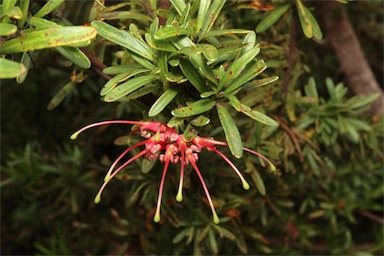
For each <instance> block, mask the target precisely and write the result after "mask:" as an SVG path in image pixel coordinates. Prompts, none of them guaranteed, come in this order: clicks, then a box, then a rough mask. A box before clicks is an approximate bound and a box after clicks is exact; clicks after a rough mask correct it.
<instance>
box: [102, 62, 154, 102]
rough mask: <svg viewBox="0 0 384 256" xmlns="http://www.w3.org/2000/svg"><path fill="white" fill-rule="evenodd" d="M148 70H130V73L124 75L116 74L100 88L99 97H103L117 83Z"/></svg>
mask: <svg viewBox="0 0 384 256" xmlns="http://www.w3.org/2000/svg"><path fill="white" fill-rule="evenodd" d="M147 71H148V69H139V68H138V69H134V70H131V71H126V72H124V73H120V74H118V75H117V76H114V77H113V78H112V79H111V80H109V81H108V82H107V83H106V84H105V85H104V86H103V88H101V91H100V96H104V95H107V94H108V93H109V92H110V91H112V90H113V88H115V87H116V86H117V85H118V84H119V83H121V82H123V81H126V80H127V79H129V78H131V77H133V76H135V75H138V74H141V73H144V72H147Z"/></svg>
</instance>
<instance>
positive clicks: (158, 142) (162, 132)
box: [71, 120, 276, 224]
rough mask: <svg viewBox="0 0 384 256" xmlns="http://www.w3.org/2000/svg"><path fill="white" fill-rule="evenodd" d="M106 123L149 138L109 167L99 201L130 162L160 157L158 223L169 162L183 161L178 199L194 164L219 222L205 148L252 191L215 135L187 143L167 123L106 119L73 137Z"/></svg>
mask: <svg viewBox="0 0 384 256" xmlns="http://www.w3.org/2000/svg"><path fill="white" fill-rule="evenodd" d="M106 124H128V125H134V127H133V130H134V131H136V132H139V133H140V135H141V136H142V137H144V138H145V140H143V141H141V142H139V143H136V144H135V145H133V146H130V147H128V148H127V149H126V150H124V151H123V153H121V154H120V155H119V156H118V157H117V159H116V160H115V161H114V162H113V163H112V165H111V167H110V168H109V170H108V172H107V174H106V176H105V178H104V183H103V185H102V186H101V188H100V190H99V192H98V193H97V195H96V197H95V203H98V202H100V200H101V194H102V192H103V190H104V188H105V187H106V185H107V184H108V182H109V181H110V180H111V179H112V178H113V177H114V176H116V175H117V174H118V173H119V172H120V171H121V170H122V169H124V168H125V167H126V166H127V165H129V164H130V163H132V162H133V161H134V160H136V159H138V158H139V157H145V158H147V159H148V160H151V161H153V160H155V159H157V158H158V159H159V160H160V162H162V163H164V168H163V174H162V177H161V181H160V187H159V195H158V200H157V207H156V212H155V216H154V218H153V220H154V221H155V222H159V221H160V207H161V199H162V194H163V188H164V183H165V177H166V174H167V170H168V167H169V164H170V163H172V164H175V165H176V164H178V163H180V182H179V188H178V191H177V195H176V200H177V201H178V202H181V201H182V200H183V192H182V187H183V180H184V169H185V166H186V165H188V164H191V165H192V167H193V169H194V170H195V172H196V174H197V176H198V177H199V180H200V182H201V185H202V186H203V189H204V192H205V194H206V196H207V199H208V203H209V206H210V208H211V211H212V215H213V222H214V223H216V224H217V223H219V217H218V216H217V213H216V211H215V208H214V206H213V203H212V199H211V196H210V193H209V190H208V188H207V185H206V184H205V181H204V178H203V176H202V175H201V172H200V169H199V167H198V166H197V162H198V159H199V153H200V152H201V151H202V149H206V150H208V151H210V152H214V153H216V154H217V155H219V156H220V157H221V158H223V159H224V161H226V162H227V163H228V164H229V165H230V166H231V167H232V169H233V170H234V171H235V172H236V174H237V175H238V176H239V178H240V180H241V182H242V184H243V188H244V189H246V190H248V189H249V187H250V186H249V184H248V182H247V181H246V180H245V178H244V177H243V175H242V174H241V172H240V171H239V170H238V169H237V167H236V166H235V165H234V164H233V163H232V162H231V161H230V160H229V159H228V157H226V156H225V155H224V154H223V153H222V152H221V151H219V150H218V149H217V148H216V146H228V144H227V143H226V142H222V141H217V140H214V139H212V138H203V137H200V136H196V137H195V138H194V139H193V140H192V141H190V142H187V141H185V140H184V138H183V135H180V134H178V133H177V131H176V130H175V129H174V128H170V127H168V126H167V125H166V124H163V123H159V122H153V121H145V122H141V121H128V120H112V121H103V122H98V123H94V124H90V125H88V126H85V127H84V128H82V129H80V130H79V131H77V132H75V133H74V134H73V135H72V136H71V139H76V138H77V136H78V135H79V134H80V133H81V132H83V131H84V130H87V129H89V128H92V127H96V126H101V125H106ZM141 146H144V149H143V150H142V151H141V152H140V153H138V154H137V155H135V156H133V157H131V158H130V159H129V160H127V161H126V162H124V163H123V164H122V165H121V166H119V167H118V168H117V169H115V167H116V165H117V164H118V163H119V162H120V160H121V159H122V158H123V157H124V156H125V155H127V154H128V153H129V152H130V151H131V150H132V149H134V148H138V147H141ZM243 149H244V150H245V151H247V152H250V153H252V154H254V155H256V156H259V157H260V158H262V159H263V160H264V161H266V162H267V163H268V164H269V165H270V168H271V169H272V170H273V171H274V170H276V168H275V166H274V165H273V164H272V163H271V162H270V161H269V160H268V159H267V158H266V157H265V156H263V155H261V154H259V153H257V152H256V151H253V150H251V149H248V148H243Z"/></svg>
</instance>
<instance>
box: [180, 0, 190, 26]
mask: <svg viewBox="0 0 384 256" xmlns="http://www.w3.org/2000/svg"><path fill="white" fill-rule="evenodd" d="M190 9H191V4H190V3H188V4H187V5H186V7H185V8H184V11H183V13H182V15H181V17H180V19H179V23H180V24H184V23H185V24H186V23H187V22H188V21H189V19H190V15H189V11H190Z"/></svg>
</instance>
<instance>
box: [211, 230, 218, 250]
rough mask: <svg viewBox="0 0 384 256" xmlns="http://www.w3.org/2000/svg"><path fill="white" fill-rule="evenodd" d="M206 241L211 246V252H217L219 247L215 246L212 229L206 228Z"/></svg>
mask: <svg viewBox="0 0 384 256" xmlns="http://www.w3.org/2000/svg"><path fill="white" fill-rule="evenodd" d="M208 241H209V245H210V246H211V249H212V252H213V253H214V254H217V253H218V252H219V248H218V246H217V242H216V238H215V234H214V233H213V231H212V229H209V230H208Z"/></svg>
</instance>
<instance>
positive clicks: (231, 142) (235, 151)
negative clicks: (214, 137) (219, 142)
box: [216, 103, 243, 158]
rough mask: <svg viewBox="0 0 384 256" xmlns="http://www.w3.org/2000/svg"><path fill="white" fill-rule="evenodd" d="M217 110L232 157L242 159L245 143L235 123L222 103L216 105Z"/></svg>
mask: <svg viewBox="0 0 384 256" xmlns="http://www.w3.org/2000/svg"><path fill="white" fill-rule="evenodd" d="M216 109H217V113H218V114H219V119H220V123H221V125H222V127H223V130H224V134H225V138H226V140H227V142H228V146H229V149H230V151H231V153H232V155H234V156H235V157H236V158H241V157H242V156H243V143H242V142H241V136H240V132H239V130H238V128H237V125H236V123H235V121H234V120H233V118H232V117H231V115H230V114H229V113H228V111H227V110H226V108H225V107H224V106H223V105H222V104H221V103H217V104H216Z"/></svg>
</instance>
